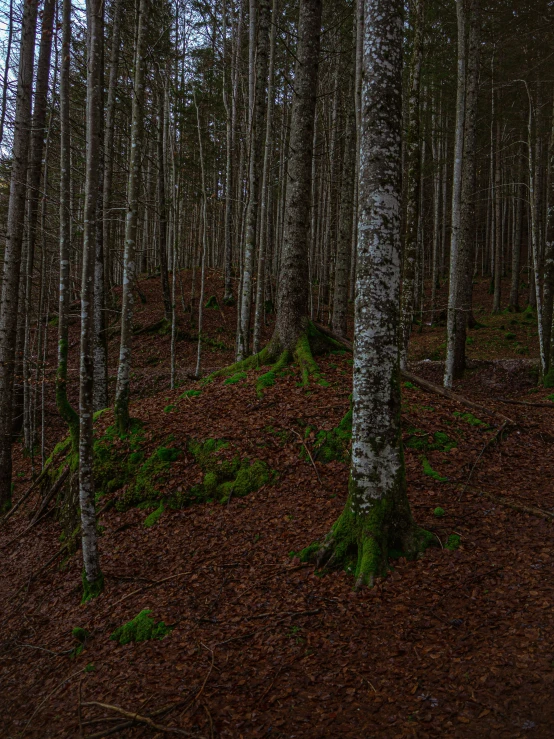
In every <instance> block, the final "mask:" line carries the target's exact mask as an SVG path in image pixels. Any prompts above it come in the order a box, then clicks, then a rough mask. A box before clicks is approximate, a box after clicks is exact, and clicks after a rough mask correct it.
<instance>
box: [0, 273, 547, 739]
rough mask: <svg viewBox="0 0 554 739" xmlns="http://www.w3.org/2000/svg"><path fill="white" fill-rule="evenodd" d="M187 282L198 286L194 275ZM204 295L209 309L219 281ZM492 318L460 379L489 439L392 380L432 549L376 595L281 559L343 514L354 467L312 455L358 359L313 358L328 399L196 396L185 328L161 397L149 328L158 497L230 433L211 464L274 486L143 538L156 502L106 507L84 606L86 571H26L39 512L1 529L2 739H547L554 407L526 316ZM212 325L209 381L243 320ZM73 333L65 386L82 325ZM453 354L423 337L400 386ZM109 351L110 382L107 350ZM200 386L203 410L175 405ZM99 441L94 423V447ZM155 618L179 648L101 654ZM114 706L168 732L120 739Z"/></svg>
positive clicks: (145, 411) (41, 530)
mask: <svg viewBox="0 0 554 739" xmlns="http://www.w3.org/2000/svg"><path fill="white" fill-rule="evenodd" d="M183 279H184V288H185V290H186V291H190V275H187V274H186V273H184V274H183ZM187 280H188V282H187ZM141 288H142V289H143V290H144V292H145V295H146V298H147V302H146V304H145V305H140V304H139V305H138V306H137V313H136V323H137V326H140V327H142V328H147V327H148V326H151V325H153V324H154V323H155V322H156V321H158V320H159V319H160V318H161V307H160V306H161V304H160V300H159V282H158V280H156V279H150V280H142V281H141ZM505 290H507V285H506V286H505ZM212 294H213V295H217V296H218V298H219V301H220V305H221V299H222V287H221V281H220V278H219V276H218V275H216V274H212V275H211V276H210V280H209V284H208V290H207V293H206V295H207V298H208V297H210V296H211V295H212ZM505 294H506V293H505ZM441 299H442V300H443V302H445V298H444V295H442V293H441ZM184 302H185V303H187V302H188V292H185V293H184ZM491 302H492V299H491V296H489V295H488V293H487V285H486V284H485V283H484V281H480V282H479V284H478V285H477V286H476V300H475V305H476V308H475V317H476V318H477V320H478V322H479V323H480V324H483V325H482V326H481V327H479V328H477V329H474V330H472V331H471V332H470V341H469V342H468V347H469V348H470V356H471V358H472V363H471V365H470V369H469V370H468V372H467V375H466V378H465V379H464V380H463V381H462V382H461V383H459V384H458V385H457V387H456V391H457V392H458V393H459V394H461V395H463V396H464V397H466V398H468V399H470V400H471V401H473V402H474V403H477V404H481V405H483V406H486V407H487V408H489V409H491V410H492V411H496V412H497V413H499V414H503V415H505V416H508V417H509V418H510V419H511V420H512V421H513V423H511V424H509V425H507V426H506V427H505V428H504V430H503V432H502V434H500V435H499V434H498V432H499V428H500V424H501V422H502V419H501V418H500V417H499V416H487V415H485V414H481V413H479V412H478V411H476V410H475V409H468V408H467V407H466V406H464V405H461V404H459V403H457V402H454V401H452V400H449V399H446V398H444V397H441V396H440V395H437V394H434V393H429V392H427V391H423V390H421V389H419V388H418V387H414V386H412V385H411V384H410V383H404V384H403V421H404V428H405V434H404V438H405V442H406V467H407V475H408V493H409V498H410V503H411V506H412V510H413V512H414V516H415V518H416V520H417V521H418V522H419V523H420V524H421V525H422V526H424V527H425V528H427V529H428V530H430V531H432V532H433V533H434V534H435V535H436V539H437V546H436V547H432V548H430V549H429V550H428V551H427V552H426V554H425V555H424V557H423V558H422V559H420V560H418V561H415V562H407V561H405V560H403V559H398V560H395V561H394V562H393V563H392V568H391V573H390V574H389V576H388V577H387V578H386V579H384V580H381V581H378V583H377V584H376V586H375V587H373V588H372V589H367V588H366V589H362V590H360V591H358V592H354V591H353V580H352V577H351V576H349V575H347V574H346V573H345V572H340V571H339V572H331V573H327V574H323V573H317V572H314V568H313V567H312V566H308V565H303V564H302V563H301V562H300V561H299V560H298V558H296V557H295V556H294V555H293V554H292V555H291V553H293V552H298V551H299V550H301V549H302V548H303V547H305V546H307V545H308V544H310V543H311V542H312V541H314V540H315V539H319V538H321V537H323V536H325V534H326V533H327V532H328V531H329V529H330V527H331V525H332V524H333V522H334V521H335V520H336V518H337V517H338V516H339V514H340V512H341V510H342V508H343V506H344V502H345V498H346V491H347V478H348V464H347V461H346V460H340V459H338V460H334V461H330V462H328V463H324V461H323V460H321V459H319V458H318V439H319V438H320V437H319V431H321V430H331V429H333V428H336V427H337V426H338V424H339V422H340V420H341V419H342V418H343V416H344V415H345V413H346V412H347V410H348V407H349V393H350V391H351V365H352V358H351V355H349V354H348V353H338V354H333V355H329V356H328V357H324V358H320V359H319V362H320V368H321V370H322V373H323V375H324V378H325V380H326V382H327V386H322V385H320V384H313V385H311V386H310V387H309V388H303V387H300V386H299V384H298V377H297V376H296V373H295V372H294V371H291V372H288V373H286V374H285V375H284V376H281V377H278V378H277V382H276V384H275V385H274V386H272V387H268V388H267V389H265V391H264V394H263V396H262V397H258V395H257V393H256V389H255V384H256V377H257V374H258V373H256V372H251V373H249V374H248V376H247V377H239V378H238V379H236V381H235V382H233V383H231V384H229V383H226V382H225V381H224V380H223V379H217V380H215V381H213V382H211V383H209V384H205V385H202V386H201V385H199V383H197V382H195V381H193V380H191V379H188V377H187V375H190V374H191V373H192V372H193V371H194V365H195V352H196V344H195V342H194V341H193V339H194V334H195V331H194V329H193V328H192V327H190V329H189V328H187V322H190V314H189V316H188V317H187V315H186V314H183V315H181V329H182V334H181V336H180V341H179V342H178V343H177V348H178V362H177V366H178V373H177V376H178V380H179V387H178V389H176V390H174V391H170V390H169V389H168V388H169V384H168V379H169V377H168V366H169V337H167V336H159V335H158V334H157V333H148V332H142V333H141V334H139V335H138V336H137V337H136V340H135V360H136V361H135V371H134V377H133V383H134V387H133V404H132V416H133V417H134V418H136V419H139V420H140V421H142V422H143V424H144V426H143V429H144V445H145V447H146V448H147V449H148V450H150V451H152V450H155V449H158V448H160V446H164V445H165V446H171V447H174V448H176V449H178V450H180V455H179V456H178V457H177V459H175V461H173V462H172V463H171V465H170V466H168V467H166V468H164V473H163V474H161V475H160V478H159V480H158V481H157V487H158V491H159V495H160V497H161V498H163V497H164V496H167V495H171V494H174V493H181V494H182V493H186V491H188V490H190V489H191V487H193V486H194V485H198V484H199V483H200V482H201V481H202V479H203V477H202V469H201V468H200V467H199V465H198V461H197V459H196V458H195V456H194V455H193V454H192V453H191V451H190V449H191V440H193V441H205V440H207V439H224V440H225V441H226V442H227V444H228V447H227V448H226V449H225V450H224V451H223V452H222V454H223V457H225V458H227V457H232V456H233V455H238V456H240V457H241V458H242V459H245V458H248V459H249V460H250V461H251V462H253V461H254V460H261V461H263V462H264V463H265V465H266V468H267V469H270V470H272V471H273V474H272V476H271V477H270V479H268V480H267V482H266V483H264V484H263V485H262V487H261V488H259V489H258V490H256V491H255V492H251V493H250V494H249V495H247V496H245V497H238V496H233V495H231V498H230V499H229V500H228V501H227V502H226V503H224V504H221V503H218V502H211V503H210V502H208V503H206V502H205V503H201V504H195V505H189V506H187V507H182V508H180V509H171V508H170V507H169V506H167V507H166V508H165V509H163V511H161V516H160V517H159V518H158V520H157V522H156V523H154V525H152V526H145V525H144V522H145V519H146V518H147V517H148V516H149V515H150V514H151V513H152V510H153V509H152V508H150V509H148V510H144V509H138V508H131V509H129V510H123V511H121V510H119V511H118V510H117V508H110V509H108V510H106V511H105V512H104V513H103V514H102V517H101V525H102V537H101V539H100V555H101V563H102V569H103V572H104V575H105V589H104V592H103V593H102V594H101V595H100V597H99V598H97V599H96V600H94V601H91V602H89V603H87V604H86V605H80V597H81V566H82V565H81V560H80V555H79V553H78V554H77V555H75V556H74V557H73V558H71V559H69V560H68V561H67V562H65V563H64V566H63V567H62V568H59V567H56V566H54V564H55V562H54V563H53V564H52V566H49V567H47V568H46V569H45V570H44V571H43V572H41V573H40V575H39V576H38V577H36V578H35V577H33V574H34V573H36V572H37V571H38V570H39V569H40V568H41V567H42V566H43V565H45V564H46V563H47V562H48V560H49V559H50V558H52V557H53V556H54V555H55V553H56V551H57V550H58V549H59V547H60V542H59V536H60V525H59V523H57V522H56V521H55V520H54V519H53V518H47V519H46V520H45V521H44V522H43V523H41V524H40V525H39V526H37V527H35V528H33V529H32V530H31V531H30V532H28V533H24V531H25V529H26V527H27V526H28V525H29V515H30V511H31V508H33V506H34V505H35V504H36V503H37V501H36V499H35V498H33V497H31V498H30V504H29V506H28V507H27V508H25V507H23V508H24V510H23V511H19V512H18V513H16V514H15V515H14V516H13V517H12V518H11V519H10V520H9V521H8V522H7V523H6V524H5V525H3V526H2V527H0V550H1V551H2V562H3V566H2V574H1V577H0V604H1V610H2V628H1V637H0V684H1V686H2V689H1V698H0V703H1V711H0V727H1V731H0V733H1V735H2V737H4V736H5V737H13V738H14V739H15V737H30V738H31V737H36V738H37V739H38V738H39V737H60V738H61V737H67V738H68V739H69V738H70V737H96V738H97V739H99V738H100V737H104V736H108V735H112V736H121V737H129V738H130V737H144V738H145V739H147V738H149V737H154V736H159V737H161V736H164V735H166V734H167V735H169V733H168V732H169V729H180V730H181V733H182V735H187V736H194V737H206V738H211V737H232V738H236V739H240V738H241V737H242V738H244V739H246V738H247V737H272V738H276V737H302V738H306V739H311V738H312V737H314V738H315V737H340V738H342V737H352V738H353V739H354V737H355V738H359V737H411V736H416V737H495V738H496V737H499V738H500V737H520V736H522V737H523V736H532V737H551V736H552V726H553V725H554V701H553V700H552V695H553V690H554V610H553V604H554V601H553V596H554V571H553V564H554V547H553V538H552V533H553V529H552V520H553V518H554V454H553V452H554V430H553V421H554V408H549V407H543V406H541V405H540V404H541V403H542V404H548V403H549V402H550V400H549V398H548V396H549V394H550V393H549V391H546V390H543V389H541V388H537V375H536V369H535V368H536V361H537V360H536V357H537V355H538V349H537V339H536V321H534V320H529V319H528V318H527V314H526V313H521V314H515V315H514V314H501V315H500V316H496V317H492V316H491V315H490V303H491ZM205 316H206V333H207V335H208V336H209V338H210V341H211V345H210V346H209V347H207V348H206V351H205V354H204V362H203V371H204V372H205V373H207V372H208V371H211V370H214V369H217V368H219V367H221V366H224V365H225V364H228V363H230V362H231V361H232V359H233V354H234V351H233V343H234V329H235V322H236V314H235V311H234V310H233V309H231V308H223V309H222V310H206V311H205ZM322 318H323V320H325V316H323V317H322ZM514 321H515V322H516V323H513V322H514ZM71 330H72V337H73V339H72V343H73V349H72V351H73V355H72V356H73V365H72V377H73V378H75V380H76V359H77V356H76V353H75V352H76V343H75V342H76V341H77V337H78V325H77V324H75V325H73V326H72V328H71ZM266 331H267V334H268V335H269V334H270V331H271V326H270V325H268V326H267V328H266ZM508 335H514V336H515V338H509V337H508ZM444 337H445V328H444V326H437V327H432V328H431V327H429V326H426V325H424V326H423V332H422V333H421V334H420V333H418V332H417V330H416V332H415V333H414V338H413V342H412V349H411V354H412V359H413V363H412V367H411V370H412V371H413V372H414V373H415V374H418V375H420V376H422V377H425V378H427V379H428V380H431V381H432V382H436V383H439V384H440V380H441V374H442V364H441V361H440V360H441V359H442V358H443V357H442V355H441V352H444V347H443V346H441V345H442V344H444ZM471 340H473V341H471ZM50 345H51V352H50V354H49V357H50V365H51V366H50V369H49V371H48V373H47V375H46V383H45V390H46V396H45V407H46V413H47V416H46V424H45V431H46V437H47V442H48V450H49V451H50V450H51V448H52V447H53V446H54V444H55V443H56V442H58V441H60V439H61V438H63V427H62V426H61V425H60V423H59V422H58V421H57V418H56V413H55V407H54V404H53V396H52V368H53V366H54V364H53V363H54V359H55V356H54V355H55V327H52V330H51V339H50ZM110 357H111V364H112V366H111V370H110V371H111V374H113V372H114V371H115V366H116V359H117V336H116V335H114V336H113V338H112V340H111V342H110ZM74 384H75V383H73V393H75V387H74ZM191 389H198V390H200V394H198V395H188V396H187V395H184V392H185V391H187V390H191ZM73 397H75V395H73ZM501 399H504V400H517V401H520V402H523V403H530V404H533V403H535V404H537V403H538V404H539V405H517V404H511V403H504V402H501ZM109 423H110V412H107V413H105V414H104V415H103V416H101V418H100V419H99V421H98V422H97V433H98V434H100V433H101V432H102V431H103V430H105V429H106V427H107V426H108V425H109ZM489 442H490V443H489ZM308 452H309V453H308ZM14 454H15V460H16V473H17V477H16V480H17V482H16V485H15V492H14V500H16V501H17V499H18V497H19V496H20V495H21V494H22V493H23V492H24V490H25V489H27V488H28V486H29V485H30V482H31V470H30V462H29V460H28V459H27V458H24V457H23V456H22V454H21V450H20V447H19V446H16V447H15V451H14ZM310 455H311V456H310ZM468 481H469V482H468ZM124 494H125V488H124V489H123V490H119V491H117V492H113V493H109V494H107V495H106V496H105V497H104V498H102V499H101V502H100V503H99V506H102V507H104V506H105V502H106V501H108V500H111V499H113V500H114V502H115V501H118V500H120V499H121V496H122V495H124ZM522 507H527V508H533V509H534V512H533V513H526V512H523V510H521V508H522ZM437 508H441V509H443V511H444V515H442V516H437V515H435V512H436V509H437ZM439 513H440V512H439ZM18 536H20V538H17V539H16V537H18ZM458 541H459V547H458V548H457V549H454V550H451V549H449V548H447V545H448V544H449V543H450V545H452V543H453V542H454V546H455V544H456V542H458ZM146 608H148V609H151V611H152V616H153V617H154V618H155V620H156V621H164V622H165V624H167V625H169V626H172V627H173V628H172V630H171V632H170V633H169V634H167V635H166V636H165V637H164V638H163V639H160V640H150V641H144V642H141V643H136V644H133V643H131V644H127V645H126V646H120V645H118V644H117V642H116V641H113V640H111V639H110V635H111V634H112V632H113V631H114V630H115V629H116V628H118V627H119V626H121V625H123V624H124V623H126V622H128V621H129V620H130V619H133V618H134V617H135V616H136V615H137V614H139V612H140V611H142V610H143V609H146ZM75 627H81V628H83V629H86V631H87V632H88V633H89V636H88V638H87V640H86V642H85V645H84V647H85V648H84V650H82V652H81V653H80V654H78V655H74V654H71V653H70V651H71V650H73V649H74V648H75V647H76V646H78V643H77V642H76V641H75V639H74V637H73V636H72V630H73V629H74V628H75ZM94 702H95V703H96V705H93V703H94ZM98 703H101V704H104V706H100V705H97V704H98ZM107 705H109V706H111V707H106V706H107ZM116 709H120V710H123V711H126V712H127V713H128V714H131V718H132V716H134V715H135V714H139V715H140V716H141V717H146V718H148V717H149V718H150V720H151V721H152V722H153V723H154V724H156V726H158V728H157V729H156V728H154V727H153V726H152V725H150V726H148V725H144V724H142V725H139V723H137V722H135V723H134V724H132V725H131V726H129V722H130V721H131V719H129V717H125V716H123V715H122V714H121V713H120V712H119V713H118V711H117V710H116ZM125 722H127V726H128V728H125ZM160 727H163V728H160ZM173 733H175V735H178V734H177V732H173Z"/></svg>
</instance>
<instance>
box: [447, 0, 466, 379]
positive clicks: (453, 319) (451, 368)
mask: <svg viewBox="0 0 554 739" xmlns="http://www.w3.org/2000/svg"><path fill="white" fill-rule="evenodd" d="M456 10H457V19H458V91H457V98H456V140H455V145H454V175H453V184H452V234H451V239H450V282H449V290H448V319H447V329H446V330H447V349H446V364H445V369H444V386H445V387H447V388H451V387H452V383H453V380H454V374H455V365H454V360H455V344H456V335H457V328H456V325H457V322H458V318H459V317H460V311H459V308H458V306H459V303H460V300H459V289H460V280H459V275H460V268H459V265H458V261H459V259H458V245H459V238H460V218H461V207H462V165H463V155H464V125H465V116H466V11H465V0H456Z"/></svg>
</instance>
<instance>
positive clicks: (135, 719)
mask: <svg viewBox="0 0 554 739" xmlns="http://www.w3.org/2000/svg"><path fill="white" fill-rule="evenodd" d="M81 705H83V706H98V707H99V708H105V709H106V710H108V711H115V712H116V713H120V714H121V715H122V716H125V717H126V718H129V719H131V720H132V721H133V722H138V723H139V724H146V725H147V726H150V728H152V729H156V731H161V732H163V733H166V734H181V735H182V736H196V737H197V736H198V734H192V733H191V732H190V731H185V730H184V729H176V728H173V727H171V726H162V725H161V724H156V723H155V722H154V721H152V719H151V718H148V717H146V716H141V715H140V714H138V713H131V712H129V711H125V710H124V709H123V708H120V707H119V706H113V705H111V704H110V703H99V702H98V701H87V702H86V703H82V704H81Z"/></svg>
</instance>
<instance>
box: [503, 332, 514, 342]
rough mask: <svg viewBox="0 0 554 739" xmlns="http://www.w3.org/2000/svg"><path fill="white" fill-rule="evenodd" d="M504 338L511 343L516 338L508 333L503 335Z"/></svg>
mask: <svg viewBox="0 0 554 739" xmlns="http://www.w3.org/2000/svg"><path fill="white" fill-rule="evenodd" d="M504 338H505V339H507V340H508V341H513V340H514V339H516V338H517V336H516V335H515V334H512V333H511V332H510V333H507V334H505V336H504Z"/></svg>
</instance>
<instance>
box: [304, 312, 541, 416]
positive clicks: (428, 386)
mask: <svg viewBox="0 0 554 739" xmlns="http://www.w3.org/2000/svg"><path fill="white" fill-rule="evenodd" d="M315 326H316V328H317V329H318V330H319V331H321V333H322V334H325V335H326V336H329V337H330V338H331V339H334V340H335V341H337V342H338V343H339V344H342V345H343V346H344V348H345V349H348V351H351V352H352V351H354V345H353V344H352V342H351V341H349V340H348V339H345V338H343V337H342V336H337V334H335V333H333V331H330V330H329V329H328V328H327V327H326V326H323V325H321V324H320V323H316V324H315ZM400 374H401V375H402V378H403V379H404V380H407V381H408V382H413V384H414V385H418V386H419V387H420V388H422V389H423V390H428V391H429V392H431V393H435V394H436V395H442V396H443V398H448V400H453V401H454V402H455V403H460V404H461V405H465V406H466V407H467V408H471V409H472V410H474V411H478V412H479V413H484V414H485V415H486V416H498V417H499V418H501V419H502V420H503V421H504V422H505V423H506V424H508V425H510V426H515V425H516V424H515V423H514V421H512V419H511V418H508V417H507V416H505V415H504V414H502V413H499V412H498V411H493V410H491V409H490V408H485V406H483V405H479V404H478V403H474V402H473V401H471V400H468V399H467V398H464V397H463V396H462V395H458V394H457V393H454V392H452V390H448V389H447V388H445V387H441V386H440V385H435V383H433V382H429V380H425V379H423V377H419V375H414V374H412V373H411V372H408V371H407V370H401V372H400ZM553 407H554V406H553Z"/></svg>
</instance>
